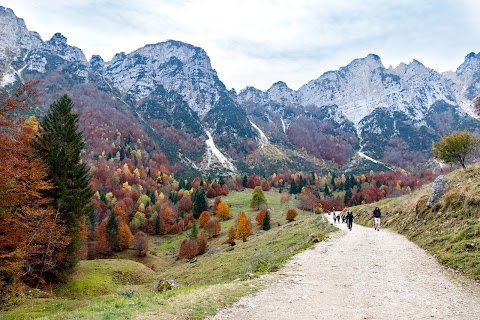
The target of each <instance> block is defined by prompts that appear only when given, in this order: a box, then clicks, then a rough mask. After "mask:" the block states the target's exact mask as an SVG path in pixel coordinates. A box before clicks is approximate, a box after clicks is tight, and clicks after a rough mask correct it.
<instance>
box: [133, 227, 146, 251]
mask: <svg viewBox="0 0 480 320" xmlns="http://www.w3.org/2000/svg"><path fill="white" fill-rule="evenodd" d="M147 252H148V238H147V235H146V234H145V233H144V232H143V231H139V232H137V233H136V234H135V254H136V255H137V257H144V256H146V255H147Z"/></svg>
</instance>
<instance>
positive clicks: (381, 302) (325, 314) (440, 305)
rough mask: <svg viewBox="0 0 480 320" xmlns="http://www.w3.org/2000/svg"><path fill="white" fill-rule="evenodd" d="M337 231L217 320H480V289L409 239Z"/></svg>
mask: <svg viewBox="0 0 480 320" xmlns="http://www.w3.org/2000/svg"><path fill="white" fill-rule="evenodd" d="M339 227H340V229H341V230H342V231H340V232H339V233H336V234H335V235H333V236H332V237H331V239H330V240H328V241H326V242H322V243H319V244H318V245H317V246H315V247H314V248H313V249H311V250H306V251H304V252H302V253H301V254H299V255H297V256H296V257H295V258H294V259H292V260H291V261H290V262H289V263H288V264H287V265H286V266H285V267H284V268H283V269H282V270H281V271H279V272H280V273H283V274H286V276H285V277H283V278H281V279H280V280H278V281H276V282H274V283H273V284H272V285H271V286H269V287H267V288H266V289H264V290H262V291H260V292H258V293H257V294H255V295H252V296H247V297H244V298H242V299H240V300H239V301H238V302H237V303H236V304H234V305H232V306H230V307H227V308H225V309H222V310H220V311H219V313H218V314H217V315H216V316H214V317H212V318H211V319H215V320H219V319H262V320H263V319H275V320H281V319H295V320H301V319H332V320H333V319H349V320H355V319H382V320H385V319H388V320H391V319H409V320H410V319H449V320H452V319H458V320H460V319H468V320H471V319H480V290H479V286H478V285H477V284H469V285H467V284H461V283H460V280H459V278H458V277H454V276H453V274H452V273H451V272H447V271H446V270H445V268H443V267H441V266H440V265H439V264H438V263H437V261H436V260H435V259H434V258H433V257H432V256H430V255H429V254H427V253H426V252H425V251H424V250H422V249H421V248H419V247H418V246H416V245H415V244H413V243H412V242H410V241H408V240H407V239H406V238H405V237H403V236H401V235H398V234H396V233H394V232H390V231H388V230H386V229H383V230H380V231H375V230H374V229H373V228H365V227H362V226H359V225H355V224H354V225H353V230H352V231H349V230H348V229H347V228H346V225H345V224H340V225H339Z"/></svg>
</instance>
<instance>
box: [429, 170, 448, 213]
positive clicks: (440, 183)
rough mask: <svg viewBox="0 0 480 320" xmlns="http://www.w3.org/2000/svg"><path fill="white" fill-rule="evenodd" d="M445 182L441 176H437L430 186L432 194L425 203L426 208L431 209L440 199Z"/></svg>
mask: <svg viewBox="0 0 480 320" xmlns="http://www.w3.org/2000/svg"><path fill="white" fill-rule="evenodd" d="M445 186H446V182H445V178H444V177H443V175H440V176H438V177H437V178H436V179H435V181H434V182H433V185H432V194H431V195H430V198H428V201H427V207H429V208H431V207H432V206H433V205H434V204H435V203H437V202H438V201H440V199H441V198H442V194H443V191H444V190H445Z"/></svg>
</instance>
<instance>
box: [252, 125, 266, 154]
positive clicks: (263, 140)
mask: <svg viewBox="0 0 480 320" xmlns="http://www.w3.org/2000/svg"><path fill="white" fill-rule="evenodd" d="M250 123H251V124H252V127H254V128H255V130H257V131H258V135H259V141H258V144H259V145H260V148H263V147H265V146H267V145H269V144H270V142H269V141H268V138H267V136H266V135H265V133H263V131H262V129H260V128H259V127H258V126H257V125H256V124H255V123H253V122H252V120H250Z"/></svg>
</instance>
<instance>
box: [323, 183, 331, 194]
mask: <svg viewBox="0 0 480 320" xmlns="http://www.w3.org/2000/svg"><path fill="white" fill-rule="evenodd" d="M323 194H324V195H325V197H326V196H329V195H330V189H328V185H327V184H326V183H325V188H323Z"/></svg>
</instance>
